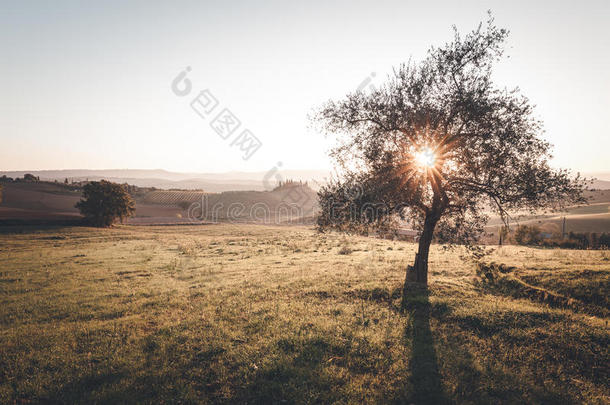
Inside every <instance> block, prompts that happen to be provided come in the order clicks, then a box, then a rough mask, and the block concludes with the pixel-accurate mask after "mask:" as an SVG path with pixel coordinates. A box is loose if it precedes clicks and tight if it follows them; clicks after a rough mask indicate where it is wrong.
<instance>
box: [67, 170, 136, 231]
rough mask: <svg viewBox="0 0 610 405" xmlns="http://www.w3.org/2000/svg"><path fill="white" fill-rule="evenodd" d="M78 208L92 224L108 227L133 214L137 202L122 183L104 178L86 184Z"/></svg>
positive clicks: (77, 204)
mask: <svg viewBox="0 0 610 405" xmlns="http://www.w3.org/2000/svg"><path fill="white" fill-rule="evenodd" d="M76 208H78V209H79V210H80V212H81V214H83V216H85V218H86V219H87V221H88V222H89V223H90V224H91V225H93V226H100V227H107V226H111V225H112V224H114V223H115V222H117V220H120V221H121V222H123V219H124V218H126V217H130V216H132V215H133V213H134V212H135V203H134V201H133V199H132V198H131V196H130V195H129V193H128V192H127V190H125V188H124V187H123V186H122V185H120V184H116V183H112V182H109V181H106V180H102V181H92V182H90V183H87V184H86V185H85V187H84V188H83V198H82V199H81V200H80V201H79V202H77V203H76Z"/></svg>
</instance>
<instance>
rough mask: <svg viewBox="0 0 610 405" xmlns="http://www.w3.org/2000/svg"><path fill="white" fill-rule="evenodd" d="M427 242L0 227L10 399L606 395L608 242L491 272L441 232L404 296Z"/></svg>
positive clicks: (523, 259)
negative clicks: (424, 276)
mask: <svg viewBox="0 0 610 405" xmlns="http://www.w3.org/2000/svg"><path fill="white" fill-rule="evenodd" d="M415 250H416V246H415V245H414V244H413V243H408V242H401V241H391V240H381V239H374V238H365V237H359V236H345V235H340V234H335V233H331V234H318V233H316V232H315V231H314V230H312V229H311V228H309V227H288V226H285V227H272V226H261V225H232V224H215V225H200V226H157V227H153V226H116V227H114V228H111V229H91V228H83V227H74V228H46V229H41V228H26V227H24V228H10V227H5V228H3V229H2V230H0V402H1V403H38V402H45V403H136V402H137V403H176V402H179V403H312V402H324V403H524V402H527V403H582V402H586V403H593V404H604V403H608V402H609V401H610V387H609V386H608V377H609V369H608V364H610V357H609V353H608V347H609V346H610V334H609V329H608V311H609V310H610V306H609V304H608V289H609V280H610V252H607V251H570V250H559V249H534V248H526V247H520V246H504V247H501V248H497V249H496V250H495V251H494V252H493V253H492V254H490V255H489V256H488V257H485V258H484V259H483V260H484V261H485V262H486V263H491V262H495V263H502V264H504V265H505V266H501V267H500V270H501V271H500V272H497V273H494V274H495V275H494V279H493V280H494V281H493V282H492V281H490V280H488V279H486V278H485V277H481V276H480V275H478V274H477V265H476V263H474V262H473V261H471V260H469V259H468V258H466V257H464V253H465V252H464V251H462V250H459V249H458V250H446V249H444V248H443V247H442V246H438V245H434V246H433V250H432V252H431V257H430V270H431V274H430V286H429V289H428V290H427V291H417V290H413V291H411V292H410V293H409V296H408V298H407V300H406V304H407V305H406V308H404V310H403V309H402V308H401V297H400V295H401V291H402V283H403V280H404V275H405V267H406V265H407V264H410V263H411V262H412V260H413V257H414V252H415ZM532 291H534V292H535V293H531V292H532ZM549 297H561V298H562V299H561V300H558V299H549Z"/></svg>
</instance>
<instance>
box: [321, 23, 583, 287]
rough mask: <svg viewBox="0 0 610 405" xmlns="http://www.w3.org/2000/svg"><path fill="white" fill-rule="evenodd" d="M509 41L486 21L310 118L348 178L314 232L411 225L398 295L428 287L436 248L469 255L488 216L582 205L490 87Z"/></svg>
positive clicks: (518, 101)
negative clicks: (415, 239)
mask: <svg viewBox="0 0 610 405" xmlns="http://www.w3.org/2000/svg"><path fill="white" fill-rule="evenodd" d="M507 34H508V33H507V31H506V30H505V29H500V28H498V27H496V26H495V25H494V23H493V19H491V18H490V19H489V21H488V22H487V25H486V27H484V26H483V24H481V25H479V27H478V29H476V30H474V31H472V32H470V33H469V34H467V35H466V36H462V35H460V34H459V33H458V32H457V30H456V32H455V37H454V39H453V41H451V42H449V43H447V44H446V45H444V46H442V47H440V48H432V49H431V50H430V51H429V53H428V56H427V57H426V58H425V59H424V60H423V61H422V62H421V63H419V64H414V63H407V64H404V65H401V66H400V67H398V68H397V69H395V70H394V73H393V74H392V75H390V77H389V78H388V81H387V82H386V83H385V84H384V85H382V86H379V87H378V88H377V89H373V90H372V91H367V92H363V91H357V92H355V93H352V94H349V95H348V96H347V97H346V98H345V99H343V100H340V101H330V102H328V103H327V104H326V105H324V106H323V107H322V108H321V110H320V111H319V112H318V113H317V115H316V116H315V120H316V121H317V122H318V123H319V124H321V126H322V128H323V130H325V131H326V132H328V133H334V134H337V135H339V144H338V146H337V147H336V148H335V149H334V150H333V152H332V156H333V157H334V158H335V159H336V161H337V163H338V167H339V168H340V172H341V173H343V176H342V177H340V178H339V179H338V180H336V181H333V182H331V183H330V184H328V185H327V186H325V187H322V189H321V190H320V193H319V198H320V204H321V207H322V212H321V215H320V216H319V219H318V226H319V229H320V230H326V229H338V230H343V231H363V230H367V229H368V228H371V227H373V228H378V227H395V226H396V225H397V224H398V223H400V222H402V223H405V222H406V223H408V224H411V225H414V226H415V227H416V228H417V229H419V230H420V237H419V249H418V253H417V255H416V257H415V262H414V265H413V266H409V268H408V270H407V277H406V278H407V280H406V281H405V286H407V281H416V282H419V283H424V284H425V283H427V279H428V276H427V274H428V252H429V249H430V243H431V241H432V239H433V237H436V239H437V240H438V241H440V242H453V243H461V244H467V245H472V244H473V243H474V242H475V241H476V240H477V238H478V237H479V236H480V235H481V233H482V231H483V226H484V224H485V223H486V221H487V219H488V216H487V215H486V214H485V213H484V212H485V210H487V209H489V207H491V208H492V210H494V211H495V212H496V213H497V214H499V215H500V216H501V217H502V218H503V219H504V221H505V222H506V223H507V222H508V218H509V217H508V215H509V213H510V212H511V211H517V210H524V209H527V210H530V211H537V210H540V209H558V208H562V207H564V206H565V205H567V204H573V203H580V202H583V201H584V199H583V197H582V195H583V194H582V191H583V187H584V184H583V181H582V180H581V179H580V178H579V177H578V176H575V177H572V176H571V175H570V173H569V172H568V171H566V170H554V169H552V168H551V167H549V164H548V159H549V157H550V145H549V143H547V142H546V141H544V140H543V139H542V138H541V134H542V129H541V123H540V122H539V121H537V120H536V119H535V118H534V116H533V107H532V105H531V104H530V103H529V102H528V100H527V98H525V97H523V96H521V95H520V94H519V92H518V91H517V90H510V91H509V90H506V89H500V88H497V87H496V86H495V85H494V83H493V81H492V76H491V73H492V65H493V64H494V62H495V61H496V60H498V59H499V58H500V56H501V55H502V53H503V44H504V41H505V39H506V37H507Z"/></svg>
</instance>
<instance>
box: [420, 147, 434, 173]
mask: <svg viewBox="0 0 610 405" xmlns="http://www.w3.org/2000/svg"><path fill="white" fill-rule="evenodd" d="M415 162H417V164H418V165H419V166H421V167H422V168H425V169H427V168H430V167H433V166H434V163H435V162H436V154H435V153H434V151H433V150H431V149H430V148H424V149H421V150H419V151H418V152H416V153H415Z"/></svg>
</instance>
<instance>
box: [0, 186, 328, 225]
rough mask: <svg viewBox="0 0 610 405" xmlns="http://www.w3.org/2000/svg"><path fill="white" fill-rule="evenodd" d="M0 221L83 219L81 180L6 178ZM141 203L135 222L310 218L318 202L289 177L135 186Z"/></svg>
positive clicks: (301, 220) (275, 221)
mask: <svg viewBox="0 0 610 405" xmlns="http://www.w3.org/2000/svg"><path fill="white" fill-rule="evenodd" d="M2 185H3V199H2V202H1V203H0V224H2V223H7V221H8V222H15V221H18V222H19V221H32V220H34V221H36V222H41V221H43V222H44V221H50V222H54V221H58V220H61V221H66V220H69V219H71V220H77V219H78V218H80V214H79V212H78V210H77V209H76V208H75V207H74V205H75V204H76V202H77V201H78V200H79V199H80V197H81V193H82V190H81V189H80V187H79V186H77V185H72V184H63V183H60V182H58V183H54V182H48V181H39V182H23V181H20V182H3V183H2ZM131 189H133V187H130V192H132V195H133V197H134V199H135V202H136V216H135V217H134V218H130V219H128V223H133V224H159V223H164V224H165V223H184V222H186V223H190V222H216V221H219V222H226V221H230V222H256V223H268V224H281V223H286V222H291V221H292V222H297V223H304V222H307V223H311V221H312V220H313V217H314V213H315V211H316V209H317V207H318V203H317V195H316V192H315V191H314V190H313V189H311V188H310V187H309V186H308V185H307V184H305V183H301V182H294V181H293V182H288V183H287V184H284V185H282V186H277V187H275V188H274V189H273V190H270V191H252V190H237V191H225V192H222V193H209V192H203V191H195V190H151V189H142V188H139V189H137V190H131Z"/></svg>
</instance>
